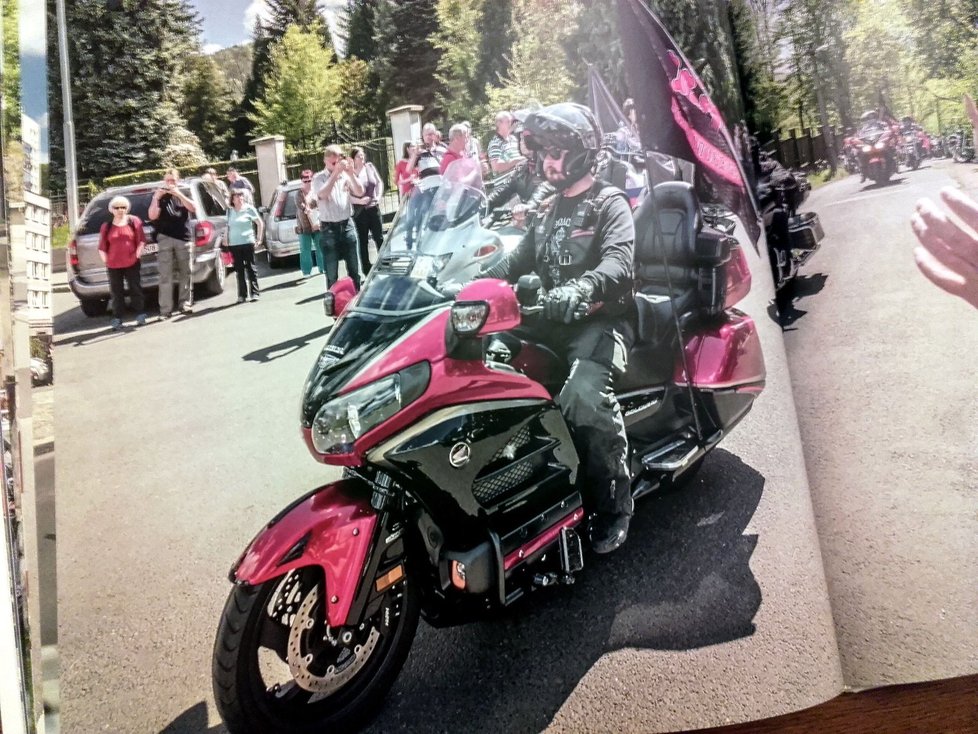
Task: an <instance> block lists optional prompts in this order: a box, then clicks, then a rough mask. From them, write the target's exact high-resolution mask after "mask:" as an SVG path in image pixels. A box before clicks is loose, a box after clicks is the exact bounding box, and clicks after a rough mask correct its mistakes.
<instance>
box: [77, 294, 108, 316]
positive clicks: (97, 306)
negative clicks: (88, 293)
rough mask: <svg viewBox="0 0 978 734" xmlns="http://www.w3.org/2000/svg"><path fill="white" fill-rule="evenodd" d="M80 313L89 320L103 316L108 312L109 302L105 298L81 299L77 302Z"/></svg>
mask: <svg viewBox="0 0 978 734" xmlns="http://www.w3.org/2000/svg"><path fill="white" fill-rule="evenodd" d="M79 305H80V306H81V310H82V313H83V314H85V315H86V316H88V317H89V318H96V317H98V316H105V312H106V311H108V310H109V300H108V299H107V298H83V299H81V301H80V302H79Z"/></svg>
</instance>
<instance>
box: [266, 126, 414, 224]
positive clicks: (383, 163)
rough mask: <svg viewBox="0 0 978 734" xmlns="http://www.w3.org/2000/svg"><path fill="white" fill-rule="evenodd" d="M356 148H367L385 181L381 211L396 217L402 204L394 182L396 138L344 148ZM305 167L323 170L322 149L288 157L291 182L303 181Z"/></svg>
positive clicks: (365, 149)
mask: <svg viewBox="0 0 978 734" xmlns="http://www.w3.org/2000/svg"><path fill="white" fill-rule="evenodd" d="M353 146H357V147H360V148H363V152H364V154H365V155H366V157H367V160H368V161H369V162H370V163H373V164H374V167H375V168H376V169H377V173H379V174H380V178H381V180H382V181H383V182H384V196H383V200H382V201H381V202H380V206H381V211H382V212H384V214H385V216H387V215H390V214H392V213H393V212H394V211H396V210H397V205H398V202H399V197H398V192H397V182H396V181H395V180H394V168H395V165H396V163H397V158H396V156H395V155H394V141H393V139H391V138H385V137H375V138H373V139H370V140H359V141H350V142H349V143H342V144H341V147H343V148H344V149H345V150H346V151H349V149H350V148H351V147H353ZM305 168H308V169H310V170H312V171H321V170H322V169H323V151H322V148H313V149H311V150H300V151H296V152H295V153H291V154H289V155H287V156H286V158H285V175H286V177H287V178H288V180H289V181H292V180H294V179H297V178H299V173H300V172H301V171H302V170H303V169H305Z"/></svg>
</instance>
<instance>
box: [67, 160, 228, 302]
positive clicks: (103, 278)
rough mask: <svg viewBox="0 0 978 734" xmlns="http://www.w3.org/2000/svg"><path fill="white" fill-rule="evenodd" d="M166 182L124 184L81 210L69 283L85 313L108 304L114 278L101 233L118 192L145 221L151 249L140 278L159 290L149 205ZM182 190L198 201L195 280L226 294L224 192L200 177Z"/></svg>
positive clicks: (147, 288) (146, 252)
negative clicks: (222, 249) (105, 259)
mask: <svg viewBox="0 0 978 734" xmlns="http://www.w3.org/2000/svg"><path fill="white" fill-rule="evenodd" d="M162 185H163V184H162V182H153V183H145V184H135V185H132V186H120V187H117V188H113V189H109V190H107V191H103V192H102V193H100V194H99V195H98V196H96V197H95V198H94V199H92V200H91V201H90V202H89V204H88V206H86V207H85V211H84V212H83V213H82V216H81V219H80V220H79V221H78V226H77V227H76V228H75V232H74V236H73V237H72V239H71V242H70V243H69V244H68V285H69V286H70V287H71V292H72V293H74V294H75V296H76V297H77V298H78V301H79V304H80V305H81V310H82V311H83V312H84V313H85V315H86V316H101V315H103V314H104V313H105V312H106V309H107V308H108V305H109V297H110V292H109V276H108V272H107V270H106V268H105V264H104V263H103V262H102V258H101V257H99V253H98V244H99V232H100V231H101V228H102V225H103V224H104V223H105V222H107V221H108V220H109V217H110V215H109V210H108V207H109V202H110V201H111V200H112V197H113V196H125V197H126V198H127V199H128V200H129V204H130V209H129V213H130V214H133V215H135V216H137V217H139V218H140V219H141V220H142V221H143V226H144V229H145V231H146V247H145V248H144V249H143V256H142V268H141V276H142V277H141V280H142V286H143V290H144V291H145V292H146V293H147V294H155V292H156V291H157V290H158V288H159V282H160V277H159V272H158V270H157V264H156V257H157V256H156V253H157V249H158V247H157V244H156V232H155V230H154V229H153V224H152V222H150V221H149V205H150V202H151V201H152V199H153V192H154V191H156V189H158V188H159V187H160V186H162ZM179 186H180V191H181V192H183V194H184V195H185V196H188V197H190V198H191V199H192V200H193V202H194V203H195V204H196V205H197V213H196V215H195V219H194V220H193V222H194V266H193V281H194V284H200V285H201V286H202V289H203V290H204V292H205V293H207V294H208V295H218V294H220V293H223V292H224V280H225V266H224V264H223V262H222V261H221V253H220V246H221V244H222V243H223V242H224V240H225V238H226V236H227V208H226V206H225V203H224V198H223V196H222V195H221V192H220V191H219V190H218V189H217V188H216V187H215V186H214V185H213V184H210V183H207V182H205V181H203V180H202V179H199V178H191V179H186V180H183V181H181V182H180V184H179Z"/></svg>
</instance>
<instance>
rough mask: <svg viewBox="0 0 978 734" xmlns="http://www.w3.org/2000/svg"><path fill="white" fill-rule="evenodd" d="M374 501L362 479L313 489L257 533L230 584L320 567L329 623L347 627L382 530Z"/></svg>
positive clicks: (240, 559)
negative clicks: (369, 555) (378, 529)
mask: <svg viewBox="0 0 978 734" xmlns="http://www.w3.org/2000/svg"><path fill="white" fill-rule="evenodd" d="M369 497H370V488H369V486H368V485H367V483H366V482H364V481H363V480H362V479H343V480H340V481H338V482H333V483H332V484H327V485H325V486H322V487H319V488H318V489H316V490H314V491H313V492H311V493H310V494H308V495H306V496H305V497H303V498H302V499H300V500H299V501H297V502H296V503H294V504H293V505H291V506H290V507H288V508H286V509H285V510H284V511H282V512H281V513H279V515H278V516H276V517H275V519H274V520H272V521H271V522H269V523H268V525H266V526H265V527H264V528H263V529H262V530H261V532H260V533H258V535H257V536H256V537H255V539H254V540H252V541H251V544H250V545H249V546H248V547H247V548H246V549H245V551H244V553H243V554H242V555H241V557H240V558H239V559H238V561H237V563H235V564H234V566H233V567H232V568H231V573H230V578H231V581H232V582H234V583H236V584H249V585H251V586H256V585H258V584H261V583H264V582H266V581H269V580H271V579H273V578H276V577H278V576H283V575H285V574H286V573H288V572H289V571H293V570H295V569H298V568H303V567H307V566H319V567H320V568H322V570H323V574H324V575H325V578H326V589H327V594H328V598H329V601H328V603H327V605H326V607H327V609H326V617H327V619H328V621H329V624H330V626H331V627H339V626H342V625H345V624H346V621H347V616H348V615H349V612H350V605H351V604H352V603H353V598H354V596H355V595H356V591H357V585H358V583H359V580H360V576H361V575H362V571H363V565H364V562H365V560H366V558H367V553H368V551H369V550H370V545H371V543H373V540H374V530H375V528H376V526H377V513H376V512H375V511H374V509H373V508H372V507H371V506H370V500H369Z"/></svg>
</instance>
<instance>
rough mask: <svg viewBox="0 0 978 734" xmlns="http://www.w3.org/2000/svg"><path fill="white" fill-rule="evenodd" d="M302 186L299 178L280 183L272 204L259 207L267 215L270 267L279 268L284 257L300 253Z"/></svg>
mask: <svg viewBox="0 0 978 734" xmlns="http://www.w3.org/2000/svg"><path fill="white" fill-rule="evenodd" d="M301 186H302V182H301V181H299V180H294V181H288V182H285V183H281V184H279V186H278V187H277V188H276V189H275V196H274V197H272V205H271V206H270V207H264V206H263V207H261V209H259V211H260V212H261V213H262V214H263V215H264V217H265V254H266V256H267V257H268V267H270V268H277V267H279V266H280V265H281V262H282V260H283V259H284V258H286V257H290V256H292V255H298V254H299V235H298V234H297V233H296V231H295V228H296V225H298V224H299V220H298V219H296V207H297V206H298V198H297V197H298V195H299V188H300V187H301ZM317 221H318V220H317ZM313 257H316V255H315V254H313Z"/></svg>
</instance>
